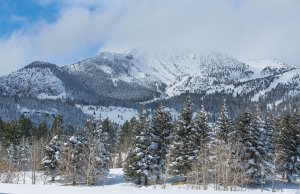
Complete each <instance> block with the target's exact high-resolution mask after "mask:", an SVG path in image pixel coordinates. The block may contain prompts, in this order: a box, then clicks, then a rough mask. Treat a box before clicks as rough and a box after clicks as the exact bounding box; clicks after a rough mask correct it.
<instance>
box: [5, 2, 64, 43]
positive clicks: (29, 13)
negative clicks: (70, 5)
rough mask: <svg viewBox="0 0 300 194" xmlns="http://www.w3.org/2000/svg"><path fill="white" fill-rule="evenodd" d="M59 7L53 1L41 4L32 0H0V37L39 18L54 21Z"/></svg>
mask: <svg viewBox="0 0 300 194" xmlns="http://www.w3.org/2000/svg"><path fill="white" fill-rule="evenodd" d="M60 8H61V7H60V6H59V5H58V3H55V2H53V3H50V4H47V5H43V4H39V3H36V1H34V0H0V23H1V28H0V37H2V38H3V37H7V36H9V35H10V34H11V33H12V32H13V31H14V30H18V29H20V28H23V27H25V26H26V24H27V25H28V24H30V23H34V22H37V21H40V20H44V21H47V22H54V21H55V20H56V19H57V17H58V14H59V12H60Z"/></svg>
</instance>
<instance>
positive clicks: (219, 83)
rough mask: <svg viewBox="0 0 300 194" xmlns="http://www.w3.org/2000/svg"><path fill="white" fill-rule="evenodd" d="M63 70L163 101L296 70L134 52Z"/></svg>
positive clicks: (217, 57)
mask: <svg viewBox="0 0 300 194" xmlns="http://www.w3.org/2000/svg"><path fill="white" fill-rule="evenodd" d="M64 68H65V69H66V70H67V71H69V72H71V73H74V72H76V73H77V74H78V73H79V72H87V71H88V72H90V73H91V72H95V69H97V70H100V71H102V72H103V73H104V74H109V76H107V79H110V80H111V81H112V82H113V83H114V85H115V86H116V85H117V83H118V81H124V82H127V83H136V84H140V85H142V86H144V87H147V88H151V89H155V90H156V91H157V92H160V93H161V94H163V96H165V97H173V96H177V95H180V94H182V93H185V92H187V91H188V92H192V93H201V92H209V93H212V92H214V91H220V89H221V90H223V89H226V88H231V89H232V88H235V86H234V85H237V84H238V83H241V82H246V81H249V80H254V79H259V78H265V77H268V76H274V75H278V74H281V73H284V72H287V71H291V70H293V69H296V68H297V67H295V66H292V65H288V64H285V63H283V62H280V61H277V60H260V61H258V60H256V61H239V60H237V59H235V58H233V57H230V56H227V55H223V54H220V53H216V52H215V53H209V54H204V53H187V52H169V53H151V52H143V51H136V50H135V51H131V52H128V53H123V54H119V53H100V54H99V55H98V56H96V57H94V58H92V59H88V60H85V61H82V62H79V63H76V64H73V65H69V66H66V67H64ZM91 69H93V70H94V71H91ZM295 73H296V72H295ZM91 74H92V73H91ZM239 90H240V89H239Z"/></svg>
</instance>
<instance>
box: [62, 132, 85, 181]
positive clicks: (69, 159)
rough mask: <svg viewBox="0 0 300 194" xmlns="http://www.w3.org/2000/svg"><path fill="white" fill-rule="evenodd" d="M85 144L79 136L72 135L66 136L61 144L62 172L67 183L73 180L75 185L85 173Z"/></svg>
mask: <svg viewBox="0 0 300 194" xmlns="http://www.w3.org/2000/svg"><path fill="white" fill-rule="evenodd" d="M83 167H84V154H83V145H82V143H81V140H80V138H79V136H77V135H72V136H71V137H68V138H66V141H65V142H63V143H62V146H61V156H60V166H59V168H60V174H61V175H63V176H64V179H65V181H66V183H67V182H68V181H69V180H71V181H72V184H73V185H75V184H76V182H77V181H78V180H80V178H82V176H83V174H84V170H85V169H83Z"/></svg>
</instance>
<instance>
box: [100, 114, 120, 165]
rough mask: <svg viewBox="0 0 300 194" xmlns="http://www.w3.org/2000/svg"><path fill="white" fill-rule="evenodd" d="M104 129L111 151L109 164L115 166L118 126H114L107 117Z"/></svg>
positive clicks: (103, 124) (107, 147) (109, 150)
mask: <svg viewBox="0 0 300 194" xmlns="http://www.w3.org/2000/svg"><path fill="white" fill-rule="evenodd" d="M102 131H103V132H104V133H106V134H107V142H105V147H106V150H107V151H108V152H109V153H110V158H109V166H110V167H113V158H112V156H113V154H114V153H115V152H116V149H117V141H118V140H117V128H116V127H114V126H113V125H112V123H111V121H110V120H109V118H108V117H107V118H106V119H104V120H103V122H102Z"/></svg>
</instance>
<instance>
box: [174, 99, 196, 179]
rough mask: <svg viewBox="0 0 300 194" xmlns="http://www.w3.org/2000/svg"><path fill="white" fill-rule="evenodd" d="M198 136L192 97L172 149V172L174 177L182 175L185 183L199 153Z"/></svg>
mask: <svg viewBox="0 0 300 194" xmlns="http://www.w3.org/2000/svg"><path fill="white" fill-rule="evenodd" d="M196 134H197V132H196V130H195V126H194V122H193V111H192V102H191V97H190V96H188V97H187V98H186V100H185V103H184V107H183V109H182V111H181V114H180V117H179V120H178V122H177V126H176V130H175V131H174V133H173V137H172V145H171V147H170V160H171V164H170V170H171V172H172V174H173V175H180V176H181V177H182V178H183V180H184V181H185V180H186V178H187V173H188V172H189V171H190V170H191V167H192V162H193V161H194V160H195V158H196V155H197V152H198V149H197V146H198V145H197V142H194V139H195V135H196Z"/></svg>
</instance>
